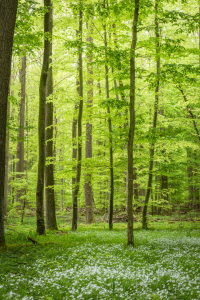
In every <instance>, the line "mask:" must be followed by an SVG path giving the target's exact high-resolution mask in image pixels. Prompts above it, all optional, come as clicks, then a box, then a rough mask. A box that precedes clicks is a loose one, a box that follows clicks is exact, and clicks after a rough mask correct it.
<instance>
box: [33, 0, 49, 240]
mask: <svg viewBox="0 0 200 300" xmlns="http://www.w3.org/2000/svg"><path fill="white" fill-rule="evenodd" d="M44 6H45V7H48V11H47V12H46V13H45V15H44V34H46V33H48V32H49V25H50V10H49V8H50V7H51V0H44ZM49 49H50V41H49V40H48V39H47V38H45V39H44V54H43V65H42V70H41V76H40V87H39V120H38V137H39V161H38V179H37V190H36V212H37V232H38V234H40V235H42V234H44V233H45V225H44V170H45V105H46V84H47V74H48V69H49Z"/></svg>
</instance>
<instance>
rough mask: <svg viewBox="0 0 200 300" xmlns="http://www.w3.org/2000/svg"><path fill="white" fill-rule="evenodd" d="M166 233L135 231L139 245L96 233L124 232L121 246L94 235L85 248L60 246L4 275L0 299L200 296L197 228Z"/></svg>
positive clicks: (188, 299)
mask: <svg viewBox="0 0 200 300" xmlns="http://www.w3.org/2000/svg"><path fill="white" fill-rule="evenodd" d="M162 233H163V232H159V231H155V232H153V231H151V232H150V231H148V232H137V233H136V234H135V239H136V247H135V248H131V247H126V246H125V241H126V232H125V231H124V232H123V233H121V232H115V231H114V232H106V233H105V232H103V233H102V236H99V237H98V241H99V240H101V239H102V240H104V239H105V240H106V241H109V239H110V241H111V240H112V239H113V236H114V237H115V238H116V237H117V235H123V239H124V243H121V244H116V245H115V244H112V243H110V244H105V245H102V244H101V243H100V244H97V243H95V242H94V243H93V241H92V240H93V239H95V237H93V236H91V239H90V242H89V243H87V244H84V245H82V246H77V247H71V248H67V249H66V248H65V249H64V248H62V247H60V248H58V252H57V256H55V257H54V258H51V259H46V258H44V259H43V258H42V259H38V260H37V261H35V263H34V264H32V265H31V267H30V266H27V265H22V266H20V267H19V268H21V271H23V272H21V274H7V275H6V274H5V275H4V280H3V282H2V283H1V282H0V283H1V284H0V299H2V300H4V299H5V300H7V299H13V300H14V299H15V300H18V299H19V300H21V299H22V300H35V299H43V296H44V295H46V296H49V297H51V298H49V299H54V300H59V299H60V300H71V299H131V300H134V299H135V300H140V299H141V300H146V299H163V300H167V299H169V300H172V299H174V300H175V299H176V300H178V299H179V300H184V299H185V300H198V299H200V235H199V232H198V231H197V233H198V234H197V237H195V231H193V232H192V236H186V235H185V233H184V232H181V233H180V236H179V237H177V234H179V233H178V231H176V232H172V233H170V232H166V233H165V236H163V235H162V236H161V234H162ZM71 234H73V233H71ZM80 234H81V235H82V234H85V235H89V233H88V232H87V233H80ZM99 234H100V233H99ZM96 238H97V236H96ZM30 271H32V272H33V271H34V272H35V273H34V274H35V275H34V277H33V276H32V275H31V274H32V273H30ZM1 291H2V293H1ZM3 291H4V292H3ZM25 291H26V295H25V294H24V292H25Z"/></svg>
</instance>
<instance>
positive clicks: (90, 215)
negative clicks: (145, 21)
mask: <svg viewBox="0 0 200 300" xmlns="http://www.w3.org/2000/svg"><path fill="white" fill-rule="evenodd" d="M87 27H88V31H89V36H88V38H87V42H88V43H89V44H92V43H93V38H92V34H93V28H92V25H91V24H90V22H88V26H87ZM88 51H89V52H90V51H91V50H90V46H89V47H88ZM87 59H88V67H87V72H88V81H87V86H88V93H87V112H88V119H87V123H86V146H85V158H86V171H87V173H86V176H85V205H86V223H87V224H90V223H92V222H93V221H94V208H93V191H92V172H91V164H90V162H89V163H88V161H90V159H91V158H92V103H93V66H92V65H91V63H92V55H91V53H89V54H88V56H87Z"/></svg>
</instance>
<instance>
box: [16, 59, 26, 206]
mask: <svg viewBox="0 0 200 300" xmlns="http://www.w3.org/2000/svg"><path fill="white" fill-rule="evenodd" d="M20 81H21V101H20V110H19V124H20V126H19V133H18V143H17V159H18V161H17V163H16V172H17V175H16V178H17V179H18V184H19V185H20V186H21V187H18V189H17V194H16V197H17V201H18V202H19V205H20V207H21V208H22V203H23V197H24V187H23V186H22V180H23V178H24V119H25V118H24V116H25V102H26V56H24V57H22V68H21V72H20Z"/></svg>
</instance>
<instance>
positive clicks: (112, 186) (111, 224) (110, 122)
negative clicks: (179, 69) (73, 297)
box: [104, 0, 114, 230]
mask: <svg viewBox="0 0 200 300" xmlns="http://www.w3.org/2000/svg"><path fill="white" fill-rule="evenodd" d="M105 2H106V1H105V0H104V8H105ZM104 43H105V57H106V56H107V46H108V45H107V31H106V25H104ZM105 76H106V78H105V79H106V98H107V99H109V98H110V95H109V80H108V65H107V64H105ZM107 114H108V127H109V148H110V199H109V229H110V230H112V228H113V199H114V171H113V145H112V144H113V142H112V121H111V116H110V107H109V106H108V108H107Z"/></svg>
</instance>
